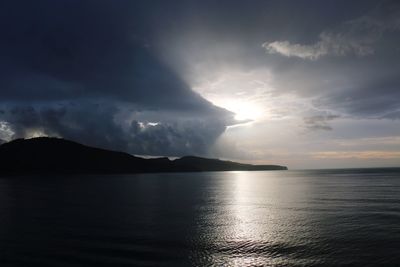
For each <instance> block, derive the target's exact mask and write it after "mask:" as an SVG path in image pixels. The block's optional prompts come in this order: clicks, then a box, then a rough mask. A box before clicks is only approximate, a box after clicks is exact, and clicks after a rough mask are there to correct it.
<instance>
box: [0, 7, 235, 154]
mask: <svg viewBox="0 0 400 267" xmlns="http://www.w3.org/2000/svg"><path fill="white" fill-rule="evenodd" d="M150 7H151V5H149V4H148V5H146V4H145V3H143V2H139V1H117V2H115V3H114V2H110V1H96V3H94V2H91V1H62V2H61V3H60V2H58V3H56V2H54V1H46V0H45V1H41V2H40V3H33V2H31V1H15V2H8V3H2V4H1V8H0V25H1V26H0V35H1V36H2V42H1V43H0V56H1V58H2V61H1V62H0V75H1V76H0V87H1V90H0V109H1V110H2V112H1V113H0V121H2V122H3V123H5V124H7V131H8V132H6V131H5V130H4V129H0V132H1V133H0V138H2V137H1V136H2V135H5V136H6V139H11V138H18V137H29V136H37V135H56V136H60V137H64V138H68V139H72V140H75V141H79V142H83V143H85V144H90V145H96V146H100V147H105V148H112V149H118V150H124V151H128V152H131V153H136V154H137V153H145V154H157V155H163V154H168V155H177V156H179V155H184V154H206V153H207V151H208V148H209V146H210V145H212V144H213V142H214V141H215V140H216V138H218V136H219V135H220V134H221V133H222V132H224V130H225V128H226V126H228V125H230V124H232V123H233V115H234V114H232V113H231V112H229V111H227V110H225V109H223V108H219V107H216V106H214V105H213V104H212V103H210V102H209V101H207V100H206V99H204V98H203V97H201V96H200V95H199V94H198V93H196V92H194V91H193V90H192V89H191V88H190V86H189V85H188V84H187V83H186V82H185V81H184V80H183V79H182V77H181V76H180V75H179V74H177V73H176V72H175V71H174V70H172V69H171V68H170V67H169V66H168V64H166V63H165V62H163V60H161V59H160V58H159V56H158V54H157V52H155V51H154V50H153V49H152V47H151V45H149V42H150V43H151V40H152V39H153V37H154V36H153V34H154V32H153V30H152V29H153V28H152V27H153V23H154V20H153V19H152V18H151V16H150V15H149V14H153V13H149V12H147V13H146V15H145V14H144V12H143V11H144V10H147V11H149V10H148V9H150ZM158 8H160V7H158ZM149 114H151V116H150V115H149ZM154 117H155V118H154ZM154 121H157V122H158V124H157V125H153V126H150V127H147V128H146V129H140V127H139V128H138V127H137V126H138V125H139V123H144V124H146V125H147V124H148V123H150V122H154ZM149 125H150V124H149ZM138 129H139V130H138Z"/></svg>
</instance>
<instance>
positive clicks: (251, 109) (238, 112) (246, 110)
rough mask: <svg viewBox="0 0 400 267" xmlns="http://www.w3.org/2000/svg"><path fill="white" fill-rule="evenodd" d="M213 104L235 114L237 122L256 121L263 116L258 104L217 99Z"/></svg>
mask: <svg viewBox="0 0 400 267" xmlns="http://www.w3.org/2000/svg"><path fill="white" fill-rule="evenodd" d="M213 103H214V104H216V105H217V106H220V107H222V108H225V109H227V110H229V111H232V112H233V113H235V120H237V121H249V120H250V121H257V120H259V119H260V118H261V117H262V116H263V109H262V107H260V105H259V104H257V103H254V102H250V101H244V100H241V99H238V98H236V99H233V98H231V99H218V100H217V101H213Z"/></svg>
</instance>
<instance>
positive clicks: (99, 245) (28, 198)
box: [0, 169, 400, 266]
mask: <svg viewBox="0 0 400 267" xmlns="http://www.w3.org/2000/svg"><path fill="white" fill-rule="evenodd" d="M339 265H340V266H400V169H397V170H396V169H392V170H332V171H280V172H279V171H275V172H208V173H179V174H145V175H115V176H70V177H67V176H47V177H38V176H32V177H18V178H17V177H14V178H2V179H0V266H339Z"/></svg>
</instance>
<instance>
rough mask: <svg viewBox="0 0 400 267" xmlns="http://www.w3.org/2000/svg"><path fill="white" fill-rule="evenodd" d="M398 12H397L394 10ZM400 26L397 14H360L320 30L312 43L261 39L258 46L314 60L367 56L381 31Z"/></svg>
mask: <svg viewBox="0 0 400 267" xmlns="http://www.w3.org/2000/svg"><path fill="white" fill-rule="evenodd" d="M397 13H398V14H400V12H398V11H397ZM399 29H400V23H399V19H398V18H397V17H394V18H393V17H389V18H374V17H369V16H362V17H360V18H357V19H354V20H351V21H347V22H345V23H343V24H342V25H341V26H340V27H339V29H338V30H336V31H323V32H322V33H321V34H320V35H319V36H318V41H317V42H315V43H313V44H297V43H291V42H289V41H274V42H265V43H264V44H262V46H263V47H264V48H265V50H266V52H267V53H269V54H280V55H283V56H286V57H298V58H301V59H308V60H317V59H319V58H321V57H324V56H345V55H350V54H353V55H356V56H360V57H362V56H368V55H372V54H374V52H375V48H374V46H375V44H376V43H377V42H378V41H379V40H380V39H381V37H382V35H383V34H384V32H385V31H393V30H394V31H396V30H399Z"/></svg>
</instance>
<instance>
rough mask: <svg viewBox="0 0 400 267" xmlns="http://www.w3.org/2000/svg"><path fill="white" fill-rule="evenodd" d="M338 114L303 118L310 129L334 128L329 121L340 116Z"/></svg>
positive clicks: (328, 129)
mask: <svg viewBox="0 0 400 267" xmlns="http://www.w3.org/2000/svg"><path fill="white" fill-rule="evenodd" d="M339 117H340V116H338V115H317V116H311V117H305V118H303V120H304V124H305V127H306V128H307V129H309V130H313V131H315V130H326V131H330V130H332V127H331V126H330V125H329V121H332V120H334V119H337V118H339Z"/></svg>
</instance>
